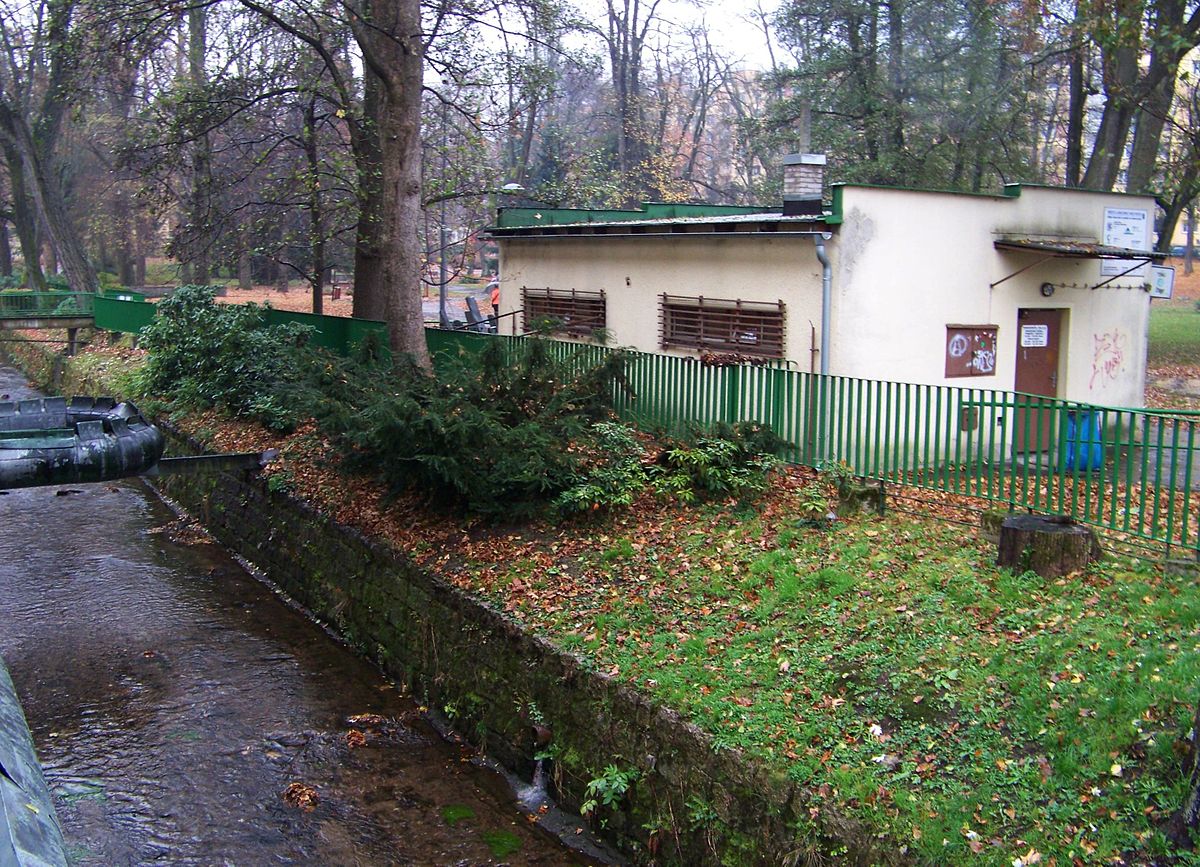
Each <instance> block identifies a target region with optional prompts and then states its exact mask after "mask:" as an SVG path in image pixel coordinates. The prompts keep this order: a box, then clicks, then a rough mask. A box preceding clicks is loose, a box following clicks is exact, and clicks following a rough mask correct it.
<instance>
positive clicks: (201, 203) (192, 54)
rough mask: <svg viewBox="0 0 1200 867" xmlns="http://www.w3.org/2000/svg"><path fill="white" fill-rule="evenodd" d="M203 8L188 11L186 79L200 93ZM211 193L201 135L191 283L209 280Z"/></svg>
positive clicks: (196, 149)
mask: <svg viewBox="0 0 1200 867" xmlns="http://www.w3.org/2000/svg"><path fill="white" fill-rule="evenodd" d="M206 14H207V11H206V9H205V7H204V6H202V5H193V6H191V7H190V8H189V9H188V76H189V77H190V78H191V80H192V86H193V87H195V88H197V89H198V90H200V89H202V88H203V87H204V86H205V84H206V82H207V76H206V74H205V71H204V57H205V54H206V44H207V37H206V33H205V24H206V22H205V15H206ZM211 189H212V146H211V144H210V143H209V139H208V133H207V132H200V133H199V134H198V135H197V136H196V140H195V141H194V142H193V143H192V190H191V201H190V202H189V205H188V223H189V229H188V244H187V255H188V259H189V261H190V262H191V265H192V280H193V281H194V282H196V283H198V284H207V283H208V282H209V279H210V277H211V273H210V271H211V268H210V264H209V254H208V250H209V245H210V244H211V239H210V238H209V237H208V232H209V225H208V224H209V214H208V211H209V194H210V190H211Z"/></svg>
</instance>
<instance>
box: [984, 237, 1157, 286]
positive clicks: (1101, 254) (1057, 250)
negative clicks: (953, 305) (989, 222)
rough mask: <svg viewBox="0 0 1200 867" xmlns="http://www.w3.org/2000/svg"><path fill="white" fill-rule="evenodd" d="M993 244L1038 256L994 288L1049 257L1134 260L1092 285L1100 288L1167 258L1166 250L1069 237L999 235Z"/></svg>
mask: <svg viewBox="0 0 1200 867" xmlns="http://www.w3.org/2000/svg"><path fill="white" fill-rule="evenodd" d="M993 245H994V246H995V248H996V249H997V250H999V251H1000V252H1001V253H1030V254H1033V255H1035V256H1037V259H1036V260H1035V261H1033V262H1030V263H1029V264H1028V265H1025V266H1023V267H1021V268H1018V269H1017V270H1016V271H1013V272H1012V273H1011V274H1008V275H1006V276H1004V277H1001V278H1000V279H999V280H997V281H996V282H995V283H992V284H990V287H991V288H992V289H995V288H996V287H997V286H999V285H1000V284H1001V283H1003V282H1005V281H1006V280H1011V279H1012V278H1013V277H1016V276H1017V275H1018V274H1023V273H1024V272H1026V271H1028V270H1029V269H1030V268H1034V267H1036V266H1038V265H1040V264H1042V263H1043V262H1045V261H1047V260H1049V259H1118V260H1123V261H1126V262H1129V263H1130V266H1129V268H1127V269H1126V270H1125V271H1122V272H1121V273H1120V274H1116V275H1114V276H1112V277H1109V278H1108V279H1107V280H1105V281H1104V282H1103V283H1098V284H1096V285H1095V286H1093V287H1092V288H1093V289H1099V288H1100V287H1101V286H1104V285H1106V284H1108V283H1111V282H1112V281H1113V280H1116V279H1118V278H1120V277H1124V276H1125V275H1126V274H1128V273H1129V272H1130V271H1135V270H1137V269H1138V268H1141V267H1142V266H1143V265H1145V264H1146V263H1147V262H1161V261H1162V260H1163V259H1165V258H1167V254H1166V253H1159V252H1157V251H1155V250H1134V249H1132V248H1129V247H1110V246H1108V245H1106V244H1097V243H1094V242H1091V241H1079V240H1072V239H1067V238H997V239H996V241H995V242H994V244H993Z"/></svg>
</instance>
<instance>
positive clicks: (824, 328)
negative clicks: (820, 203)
mask: <svg viewBox="0 0 1200 867" xmlns="http://www.w3.org/2000/svg"><path fill="white" fill-rule="evenodd" d="M831 237H833V236H832V235H831V234H830V233H828V232H822V233H820V234H816V235H813V242H814V243H815V244H816V248H817V259H818V260H819V261H820V262H821V374H822V375H826V374H828V373H829V318H830V316H829V308H830V307H831V306H833V266H832V265H830V264H829V254H828V253H827V252H826V251H825V242H826V241H828V240H829V239H830V238H831Z"/></svg>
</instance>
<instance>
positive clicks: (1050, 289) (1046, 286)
mask: <svg viewBox="0 0 1200 867" xmlns="http://www.w3.org/2000/svg"><path fill="white" fill-rule="evenodd" d="M1041 292H1042V297H1043V298H1049V297H1050V296H1051V295H1053V294H1054V284H1053V283H1043V284H1042V288H1041Z"/></svg>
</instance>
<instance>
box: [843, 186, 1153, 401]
mask: <svg viewBox="0 0 1200 867" xmlns="http://www.w3.org/2000/svg"><path fill="white" fill-rule="evenodd" d="M842 202H843V218H844V221H843V223H842V225H841V226H840V227H839V229H838V231H837V234H836V235H835V237H834V241H833V242H832V244H831V247H832V250H833V256H834V281H833V285H834V303H833V311H832V315H833V321H832V325H831V327H832V340H831V343H832V353H831V354H832V358H831V370H832V371H833V372H834V373H837V374H842V375H846V376H856V377H863V378H867V379H887V380H892V381H898V382H914V383H923V384H933V385H952V386H959V387H973V388H996V389H1003V390H1011V389H1013V387H1014V381H1015V372H1016V356H1017V333H1018V328H1017V310H1018V308H1056V309H1062V310H1064V311H1065V312H1064V314H1063V323H1062V333H1061V336H1060V366H1059V373H1058V391H1059V396H1060V397H1064V398H1067V399H1070V400H1078V401H1084V402H1089V403H1098V404H1104V405H1108V406H1141V405H1142V398H1143V384H1144V380H1145V370H1146V354H1145V353H1146V335H1147V327H1148V321H1149V296H1148V295H1147V294H1146V293H1145V292H1144V291H1142V290H1141V288H1140V284H1141V283H1142V282H1143V280H1144V278H1143V277H1140V276H1137V275H1136V274H1130V275H1127V276H1125V277H1121V278H1119V279H1116V280H1113V281H1112V282H1111V283H1109V284H1108V285H1107V286H1105V287H1103V288H1101V289H1091V288H1090V287H1092V286H1095V285H1096V284H1097V283H1100V282H1102V281H1103V280H1106V279H1108V278H1107V277H1106V276H1101V274H1100V262H1099V261H1098V260H1094V259H1062V258H1056V259H1048V260H1046V261H1044V262H1041V263H1040V264H1037V265H1034V267H1032V268H1029V270H1027V271H1024V272H1023V273H1021V274H1019V275H1017V276H1015V277H1012V278H1010V279H1008V280H1006V281H1004V282H1003V283H1001V284H1000V285H998V286H996V287H995V289H991V288H989V284H991V283H994V282H996V281H999V280H1001V279H1002V278H1004V277H1007V276H1008V275H1010V274H1013V273H1014V272H1016V271H1018V270H1020V269H1021V268H1023V267H1025V266H1027V265H1030V264H1032V263H1034V262H1036V261H1037V260H1038V258H1039V257H1040V256H1042V255H1044V254H1039V253H1036V252H1032V251H1030V252H1020V253H1014V252H1001V251H998V250H996V249H995V248H994V246H993V242H994V241H995V240H997V239H998V238H1000V237H1002V236H1009V237H1019V238H1030V239H1035V240H1036V239H1037V238H1038V236H1044V237H1045V239H1046V240H1049V239H1051V238H1054V239H1062V238H1072V239H1076V240H1080V241H1090V242H1096V241H1101V242H1102V241H1103V240H1104V215H1105V208H1122V209H1131V208H1132V209H1141V210H1145V211H1147V217H1148V219H1147V226H1148V228H1149V227H1152V225H1153V217H1154V202H1153V200H1152V199H1150V198H1148V197H1133V196H1125V195H1119V194H1100V193H1090V192H1083V191H1075V190H1071V191H1068V190H1057V189H1042V188H1036V187H1035V188H1030V187H1024V188H1022V190H1021V195H1020V196H1019V197H990V196H988V197H985V196H966V195H955V194H948V193H925V192H914V191H907V190H885V189H875V188H865V187H846V188H844V190H843V199H842ZM1149 243H1150V239H1149V238H1146V240H1145V244H1146V247H1147V249H1148V248H1149ZM1130 264H1132V263H1130ZM1124 267H1127V266H1124ZM1122 270H1123V268H1122ZM1047 282H1049V283H1054V284H1056V289H1055V292H1054V295H1053V296H1052V297H1050V298H1045V297H1043V296H1042V295H1041V294H1040V291H1039V288H1040V286H1041V285H1042V284H1043V283H1047ZM1064 284H1065V285H1064ZM949 324H957V325H996V326H997V327H998V334H997V357H996V373H995V375H994V376H973V377H952V378H946V376H945V349H946V326H947V325H949Z"/></svg>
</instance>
